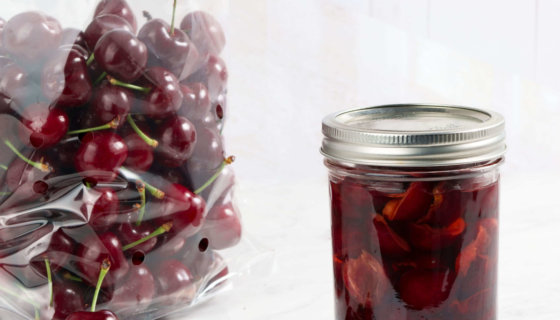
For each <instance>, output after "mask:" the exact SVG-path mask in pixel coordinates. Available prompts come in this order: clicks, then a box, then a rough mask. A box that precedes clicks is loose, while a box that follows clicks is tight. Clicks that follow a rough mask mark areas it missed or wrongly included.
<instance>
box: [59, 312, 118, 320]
mask: <svg viewBox="0 0 560 320" xmlns="http://www.w3.org/2000/svg"><path fill="white" fill-rule="evenodd" d="M66 320H119V318H117V316H116V315H115V314H114V313H113V312H111V311H109V310H100V311H95V312H88V311H79V312H74V313H72V314H71V315H69V316H68V318H66Z"/></svg>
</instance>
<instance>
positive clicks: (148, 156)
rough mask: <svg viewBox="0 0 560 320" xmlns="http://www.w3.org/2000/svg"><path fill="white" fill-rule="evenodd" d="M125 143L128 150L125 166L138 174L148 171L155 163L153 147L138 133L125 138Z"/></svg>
mask: <svg viewBox="0 0 560 320" xmlns="http://www.w3.org/2000/svg"><path fill="white" fill-rule="evenodd" d="M124 142H125V143H126V146H127V148H128V157H127V158H126V161H125V163H124V164H125V166H126V167H127V168H130V169H132V170H134V171H137V172H145V171H147V170H148V169H149V168H150V167H151V166H152V163H153V162H154V153H153V147H151V146H150V145H148V144H147V143H146V142H145V141H144V140H143V139H142V138H141V137H140V136H138V135H137V134H136V133H132V134H129V135H128V136H126V137H124Z"/></svg>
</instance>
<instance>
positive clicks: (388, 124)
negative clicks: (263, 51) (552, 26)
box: [321, 104, 506, 320]
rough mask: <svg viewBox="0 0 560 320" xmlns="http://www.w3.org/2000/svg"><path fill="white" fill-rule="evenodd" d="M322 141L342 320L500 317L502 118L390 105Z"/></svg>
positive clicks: (368, 111)
mask: <svg viewBox="0 0 560 320" xmlns="http://www.w3.org/2000/svg"><path fill="white" fill-rule="evenodd" d="M323 134H324V140H323V144H322V149H321V153H322V154H323V155H324V156H325V165H326V166H327V168H328V171H329V181H330V195H331V219H332V247H333V266H334V285H335V305H336V307H335V309H336V319H382V320H412V319H418V320H420V319H422V320H447V319H454V320H473V319H476V320H493V319H496V294H497V283H496V282H497V263H498V222H499V219H498V193H499V191H498V190H499V167H500V165H501V164H502V163H503V161H504V153H505V150H506V146H505V130H504V119H503V117H502V116H501V115H499V114H498V113H495V112H491V111H487V110H480V109H474V108H468V107H457V106H443V105H412V104H407V105H385V106H378V107H368V108H361V109H352V110H347V111H343V112H338V113H334V114H331V115H329V116H327V117H326V118H324V120H323Z"/></svg>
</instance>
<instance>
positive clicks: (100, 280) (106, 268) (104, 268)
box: [91, 259, 111, 312]
mask: <svg viewBox="0 0 560 320" xmlns="http://www.w3.org/2000/svg"><path fill="white" fill-rule="evenodd" d="M109 269H111V261H109V259H105V260H103V262H102V263H101V270H100V271H99V278H98V279H97V286H95V293H94V294H93V301H92V302H91V312H95V306H96V305H97V298H98V297H99V291H100V290H101V284H102V283H103V279H105V276H106V275H107V272H109Z"/></svg>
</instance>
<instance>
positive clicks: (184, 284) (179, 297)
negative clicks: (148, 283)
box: [154, 260, 196, 305]
mask: <svg viewBox="0 0 560 320" xmlns="http://www.w3.org/2000/svg"><path fill="white" fill-rule="evenodd" d="M154 274H156V277H155V278H156V285H157V294H158V297H160V299H158V300H161V303H162V304H166V305H171V304H176V303H180V302H188V301H191V300H192V298H193V297H194V294H195V292H196V288H195V287H194V281H193V276H192V274H191V272H190V270H189V269H188V268H187V267H186V266H185V265H184V264H182V263H181V262H180V261H178V260H164V261H162V262H161V263H160V264H159V265H158V266H157V267H156V268H155V270H154Z"/></svg>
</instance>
